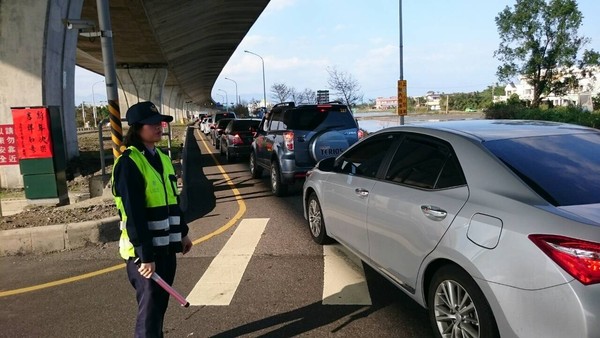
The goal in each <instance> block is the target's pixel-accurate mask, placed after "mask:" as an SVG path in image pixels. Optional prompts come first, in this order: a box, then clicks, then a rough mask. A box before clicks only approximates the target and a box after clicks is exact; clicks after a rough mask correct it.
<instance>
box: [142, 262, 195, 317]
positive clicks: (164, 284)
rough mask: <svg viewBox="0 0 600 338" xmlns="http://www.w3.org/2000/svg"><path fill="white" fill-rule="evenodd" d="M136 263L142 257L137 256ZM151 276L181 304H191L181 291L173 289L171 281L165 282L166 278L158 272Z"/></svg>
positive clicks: (184, 305)
mask: <svg viewBox="0 0 600 338" xmlns="http://www.w3.org/2000/svg"><path fill="white" fill-rule="evenodd" d="M134 263H135V264H136V265H139V264H140V259H139V258H137V259H136V260H135V262H134ZM150 278H152V280H153V281H155V282H156V284H158V285H160V287H161V288H163V290H165V291H167V292H168V293H169V294H170V295H171V296H173V298H175V299H176V300H177V301H178V302H179V304H181V306H183V307H188V306H190V302H188V301H187V300H186V299H185V297H183V296H182V295H181V294H180V293H179V292H177V290H175V289H173V287H172V286H171V285H169V283H167V282H165V280H164V279H162V278H161V277H160V276H159V275H158V274H157V273H156V272H154V273H152V276H151V277H150Z"/></svg>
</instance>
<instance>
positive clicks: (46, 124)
mask: <svg viewBox="0 0 600 338" xmlns="http://www.w3.org/2000/svg"><path fill="white" fill-rule="evenodd" d="M12 114H13V122H14V123H15V124H14V133H15V138H16V141H17V156H18V158H19V159H29V158H48V157H52V138H51V134H50V117H49V112H48V108H46V107H27V108H13V109H12Z"/></svg>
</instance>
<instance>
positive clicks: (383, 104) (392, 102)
mask: <svg viewBox="0 0 600 338" xmlns="http://www.w3.org/2000/svg"><path fill="white" fill-rule="evenodd" d="M397 104H398V97H397V96H390V97H387V98H386V97H378V98H376V99H375V109H379V110H387V109H394V108H396V105H397Z"/></svg>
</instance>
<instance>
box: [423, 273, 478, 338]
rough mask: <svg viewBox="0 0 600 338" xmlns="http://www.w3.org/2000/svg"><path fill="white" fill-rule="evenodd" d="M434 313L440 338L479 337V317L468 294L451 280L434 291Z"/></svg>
mask: <svg viewBox="0 0 600 338" xmlns="http://www.w3.org/2000/svg"><path fill="white" fill-rule="evenodd" d="M433 306H434V313H435V318H436V322H437V327H438V329H439V331H440V333H441V335H442V337H448V338H454V337H479V316H478V315H477V309H476V308H475V304H474V303H473V299H472V298H471V296H470V295H469V293H468V292H467V291H466V290H465V289H464V288H463V287H462V286H461V285H460V284H458V283H456V282H455V281H453V280H445V281H443V282H442V283H440V284H439V285H438V287H437V289H436V291H435V300H434V304H433Z"/></svg>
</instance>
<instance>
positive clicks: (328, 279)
mask: <svg viewBox="0 0 600 338" xmlns="http://www.w3.org/2000/svg"><path fill="white" fill-rule="evenodd" d="M323 258H324V263H325V264H324V274H323V305H371V296H370V295H369V288H368V286H367V280H366V278H365V272H364V270H363V267H362V262H361V261H360V259H359V258H358V257H356V255H354V254H353V253H351V252H349V251H348V249H346V248H344V247H343V246H342V245H340V244H335V245H326V246H323Z"/></svg>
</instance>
